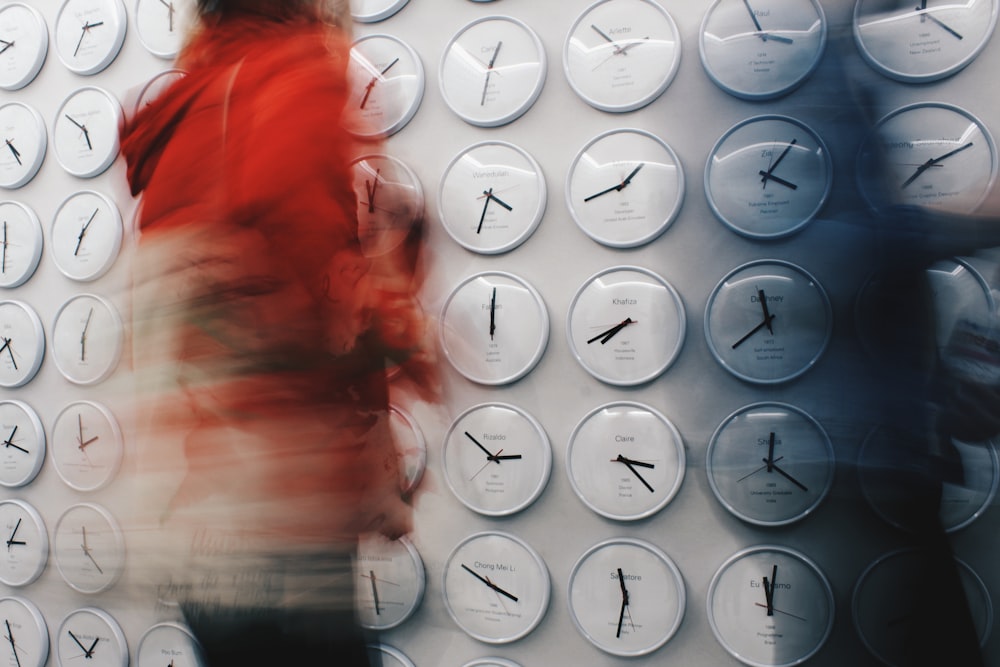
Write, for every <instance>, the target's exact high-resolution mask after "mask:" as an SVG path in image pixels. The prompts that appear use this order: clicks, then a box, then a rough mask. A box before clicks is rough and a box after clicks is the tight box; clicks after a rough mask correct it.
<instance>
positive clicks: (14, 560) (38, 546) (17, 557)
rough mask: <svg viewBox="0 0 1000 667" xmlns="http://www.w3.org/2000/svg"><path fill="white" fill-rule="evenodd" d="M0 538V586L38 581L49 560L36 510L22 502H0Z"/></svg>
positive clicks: (46, 542) (47, 546) (46, 537)
mask: <svg viewBox="0 0 1000 667" xmlns="http://www.w3.org/2000/svg"><path fill="white" fill-rule="evenodd" d="M0 537H2V538H3V540H4V542H6V544H7V548H6V549H5V550H4V551H2V552H0V582H3V583H4V584H6V585H8V586H26V585H28V584H30V583H31V582H33V581H35V580H36V579H38V577H39V575H41V574H42V570H44V569H45V563H46V561H47V560H48V558H49V535H48V533H47V532H46V530H45V522H43V521H42V517H41V515H40V514H39V513H38V510H36V509H35V508H34V507H32V506H31V505H29V504H28V503H26V502H24V501H23V500H16V499H13V498H9V499H7V500H0Z"/></svg>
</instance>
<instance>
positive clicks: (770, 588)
mask: <svg viewBox="0 0 1000 667" xmlns="http://www.w3.org/2000/svg"><path fill="white" fill-rule="evenodd" d="M777 578H778V566H777V565H775V566H773V567H772V568H771V582H770V583H768V581H767V576H766V575H765V576H764V601H765V602H766V603H767V605H766V609H767V615H768V616H774V580H775V579H777Z"/></svg>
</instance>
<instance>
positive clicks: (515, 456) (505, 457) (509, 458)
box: [491, 449, 522, 461]
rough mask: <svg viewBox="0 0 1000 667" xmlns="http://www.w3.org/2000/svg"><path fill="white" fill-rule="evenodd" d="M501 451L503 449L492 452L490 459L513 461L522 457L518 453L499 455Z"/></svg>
mask: <svg viewBox="0 0 1000 667" xmlns="http://www.w3.org/2000/svg"><path fill="white" fill-rule="evenodd" d="M502 451H503V450H502V449H501V450H500V451H498V452H497V453H496V454H494V455H493V456H492V457H491V460H492V461H513V460H515V459H520V458H522V456H521V455H520V454H504V455H503V456H500V452H502Z"/></svg>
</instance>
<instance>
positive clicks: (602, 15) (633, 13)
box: [563, 0, 681, 112]
mask: <svg viewBox="0 0 1000 667" xmlns="http://www.w3.org/2000/svg"><path fill="white" fill-rule="evenodd" d="M680 61H681V37H680V32H679V31H678V29H677V24H676V23H674V19H673V17H671V16H670V14H669V13H668V12H667V11H666V10H665V9H664V8H663V7H662V6H661V5H660V4H658V3H657V2H655V0H600V1H599V2H596V3H594V4H593V5H591V6H590V7H588V8H587V9H585V10H584V11H583V13H582V14H580V16H579V17H577V19H576V21H575V22H574V23H573V27H571V28H570V30H569V34H568V35H567V36H566V43H565V46H564V47H563V67H564V69H565V71H566V78H567V79H568V80H569V83H570V86H572V87H573V90H574V91H576V93H577V94H578V95H579V96H580V97H581V98H583V100H584V101H585V102H587V104H590V105H591V106H593V107H595V108H597V109H600V110H602V111H612V112H623V111H633V110H635V109H639V108H641V107H644V106H646V105H647V104H649V103H650V102H652V101H653V100H655V99H656V98H657V97H659V96H660V95H661V94H662V93H663V91H664V90H666V89H667V87H668V86H669V85H670V82H671V81H673V78H674V75H675V74H676V73H677V69H678V67H679V66H680Z"/></svg>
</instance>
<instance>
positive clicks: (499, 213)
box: [438, 141, 546, 255]
mask: <svg viewBox="0 0 1000 667" xmlns="http://www.w3.org/2000/svg"><path fill="white" fill-rule="evenodd" d="M545 203H546V186H545V176H544V175H543V174H542V169H541V167H539V166H538V163H537V162H535V159H534V158H533V157H531V156H530V155H529V154H528V153H527V152H526V151H525V150H524V149H522V148H519V147H518V146H515V145H513V144H509V143H506V142H503V141H484V142H482V143H478V144H474V145H472V146H469V147H468V148H466V149H465V150H463V151H462V152H461V153H459V154H458V155H456V156H455V157H454V158H452V160H451V162H450V163H449V164H448V167H447V168H446V169H445V171H444V175H443V176H442V177H441V192H440V194H439V197H438V210H439V214H440V216H439V217H440V219H441V224H442V225H444V228H445V231H447V232H448V234H449V235H450V236H451V238H453V239H454V240H455V241H456V242H457V243H458V244H459V245H461V246H462V247H463V248H465V249H466V250H471V251H473V252H478V253H482V254H486V255H493V254H497V253H502V252H507V251H508V250H513V249H514V248H516V247H517V246H519V245H521V244H522V243H524V242H525V241H526V240H527V239H528V237H529V236H531V235H532V233H534V231H535V229H536V228H537V227H538V224H539V223H540V222H541V221H542V214H543V213H544V212H545Z"/></svg>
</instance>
